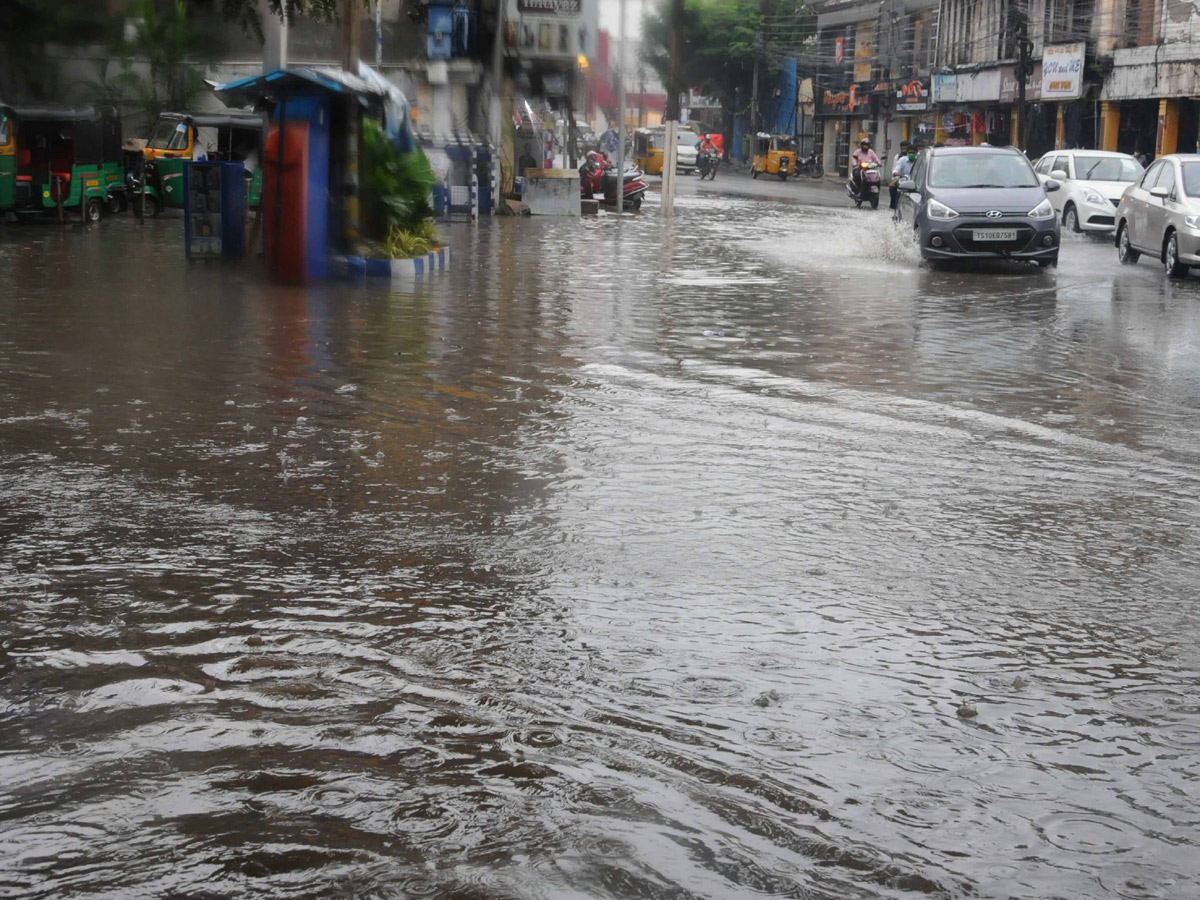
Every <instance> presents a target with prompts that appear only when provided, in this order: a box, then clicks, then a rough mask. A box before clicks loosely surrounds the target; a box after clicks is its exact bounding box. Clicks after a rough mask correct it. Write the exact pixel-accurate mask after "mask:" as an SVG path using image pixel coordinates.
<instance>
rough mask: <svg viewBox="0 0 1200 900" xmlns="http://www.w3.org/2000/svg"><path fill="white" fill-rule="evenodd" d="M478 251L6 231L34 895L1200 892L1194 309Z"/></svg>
mask: <svg viewBox="0 0 1200 900" xmlns="http://www.w3.org/2000/svg"><path fill="white" fill-rule="evenodd" d="M449 233H450V235H451V237H452V240H453V244H454V248H455V253H456V256H455V264H454V269H453V270H452V271H451V272H450V273H447V274H446V275H444V276H442V277H439V278H438V279H437V280H435V281H432V282H430V283H428V284H424V285H422V286H420V287H417V288H415V289H409V290H395V291H389V290H388V289H387V288H386V287H380V286H378V285H373V286H362V285H345V284H330V285H323V286H318V287H312V288H309V289H307V290H303V289H294V288H280V287H271V286H268V285H266V284H264V283H263V281H262V279H261V278H260V277H259V275H258V273H257V271H256V270H255V269H254V268H253V267H244V268H233V269H229V268H225V267H221V266H205V265H188V264H186V263H185V262H184V261H183V260H182V259H181V255H182V254H181V246H180V245H181V227H180V222H179V221H177V220H164V221H158V222H153V223H149V224H148V225H147V226H146V227H145V229H144V231H143V230H140V229H139V228H138V226H137V225H136V223H133V222H130V221H125V220H108V221H106V222H104V223H103V224H102V225H101V226H100V227H98V228H92V229H90V230H87V231H84V230H82V229H80V228H78V227H75V228H68V229H62V228H60V227H58V226H55V225H47V226H46V227H41V226H38V227H33V228H17V227H16V226H13V225H7V226H4V227H3V228H2V229H0V676H2V683H0V684H2V689H0V851H2V852H0V893H3V894H4V895H5V896H14V897H22V898H83V897H87V898H100V897H105V898H108V897H111V898H143V897H144V898H163V897H239V898H240V897H250V896H253V897H271V898H309V897H312V898H317V897H321V898H324V897H356V898H357V897H362V898H385V897H423V896H428V897H442V898H585V897H586V898H602V897H610V898H631V897H644V898H664V900H665V898H670V900H682V898H690V897H697V898H701V897H702V898H749V897H762V896H780V897H792V898H829V900H843V898H884V897H886V898H902V897H989V898H991V897H995V898H1010V897H1011V898H1071V900H1081V898H1104V900H1113V898H1129V900H1142V898H1186V897H1194V896H1195V893H1194V892H1195V890H1196V887H1195V886H1196V884H1197V883H1200V863H1198V862H1197V860H1200V855H1198V854H1197V847H1196V840H1197V834H1200V829H1198V825H1200V806H1198V798H1197V784H1198V783H1200V688H1198V685H1197V678H1196V676H1197V669H1198V653H1197V650H1196V647H1197V637H1198V634H1200V625H1198V622H1197V611H1196V600H1197V585H1198V583H1200V582H1198V579H1197V559H1200V553H1198V552H1197V550H1198V548H1197V539H1196V534H1197V527H1198V526H1200V515H1198V507H1197V502H1196V498H1197V489H1198V487H1200V466H1198V462H1200V452H1198V450H1197V447H1198V445H1197V441H1196V435H1197V426H1198V425H1200V279H1193V280H1192V281H1188V282H1182V283H1179V284H1170V285H1168V284H1164V283H1163V281H1162V279H1161V278H1160V276H1159V273H1158V271H1157V270H1156V269H1154V268H1152V267H1151V266H1150V265H1149V264H1147V265H1142V266H1138V267H1134V268H1132V269H1129V268H1121V267H1119V266H1118V265H1117V264H1116V261H1115V259H1114V258H1113V256H1114V255H1113V252H1112V250H1111V247H1108V246H1107V245H1104V244H1100V243H1096V242H1087V241H1071V242H1068V244H1067V246H1066V247H1065V248H1064V252H1063V264H1062V267H1061V268H1060V269H1059V270H1058V271H1057V272H1051V273H1030V272H1027V271H1024V270H1019V269H1007V268H1003V267H1001V268H998V269H997V268H993V269H989V270H986V271H983V272H979V271H973V270H972V271H952V272H941V273H939V272H929V271H927V270H925V269H923V268H921V267H920V266H919V265H918V264H917V262H916V260H915V259H914V257H913V254H912V251H911V248H910V247H909V246H908V245H907V244H906V243H905V241H904V240H903V239H902V238H899V237H897V236H895V235H893V234H891V233H890V229H889V228H888V226H887V225H886V223H885V222H884V220H883V217H882V216H876V217H871V216H869V215H867V214H855V213H852V212H848V211H841V210H815V209H807V208H802V207H798V206H794V205H793V206H789V205H784V204H777V203H768V202H763V201H755V200H750V199H745V198H737V197H720V196H708V197H685V198H682V199H681V201H680V216H679V218H678V219H677V220H676V223H675V225H674V227H673V228H669V227H665V226H663V224H662V223H661V222H660V221H658V220H657V219H655V218H653V217H651V216H649V215H646V216H643V217H641V218H640V219H630V220H627V221H624V222H617V221H615V220H614V219H612V218H611V217H602V218H600V219H598V220H594V221H584V222H582V223H571V224H564V223H561V222H559V223H555V222H537V221H512V220H506V221H499V222H496V223H492V224H489V225H485V226H484V227H482V228H480V229H479V230H478V231H474V230H472V229H471V228H469V227H466V226H453V227H452V228H450V229H449ZM972 713H974V715H972Z"/></svg>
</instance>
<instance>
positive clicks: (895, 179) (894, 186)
mask: <svg viewBox="0 0 1200 900" xmlns="http://www.w3.org/2000/svg"><path fill="white" fill-rule="evenodd" d="M916 161H917V148H916V147H914V146H913V145H912V144H910V143H909V142H908V141H901V142H900V155H899V156H897V157H896V163H895V165H893V166H892V183H891V184H890V185H888V194H889V195H890V197H891V204H890V206H891V208H892V209H896V208H898V207H899V206H900V187H899V185H900V182H901V181H903V180H904V179H905V178H907V177H908V176H909V175H911V174H912V170H913V163H915V162H916Z"/></svg>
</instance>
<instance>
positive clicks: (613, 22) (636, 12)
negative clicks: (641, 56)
mask: <svg viewBox="0 0 1200 900" xmlns="http://www.w3.org/2000/svg"><path fill="white" fill-rule="evenodd" d="M648 4H649V0H625V35H626V36H627V37H631V38H636V37H638V36H640V35H641V33H642V11H643V10H644V9H648V8H649V5H648ZM600 27H601V28H603V29H604V30H605V31H607V32H608V33H609V34H611V35H612V36H613V37H614V38H615V37H617V35H618V33H619V31H620V27H621V0H600Z"/></svg>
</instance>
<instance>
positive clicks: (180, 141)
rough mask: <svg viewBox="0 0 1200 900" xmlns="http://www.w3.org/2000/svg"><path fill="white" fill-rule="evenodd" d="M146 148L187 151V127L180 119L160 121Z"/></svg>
mask: <svg viewBox="0 0 1200 900" xmlns="http://www.w3.org/2000/svg"><path fill="white" fill-rule="evenodd" d="M181 128H182V129H183V130H182V131H180V130H179V129H181ZM146 146H147V147H149V148H150V149H151V150H185V149H187V125H185V124H184V123H183V122H180V121H179V120H178V119H159V120H158V124H157V125H155V126H154V133H153V134H151V135H150V140H149V142H148V143H147V144H146Z"/></svg>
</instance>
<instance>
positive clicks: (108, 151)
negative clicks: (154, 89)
mask: <svg viewBox="0 0 1200 900" xmlns="http://www.w3.org/2000/svg"><path fill="white" fill-rule="evenodd" d="M124 192H125V181H124V178H123V173H122V168H121V119H120V117H119V116H118V115H117V111H116V110H115V109H113V108H111V107H104V106H67V105H62V104H32V103H31V104H3V103H0V215H2V214H4V213H6V212H12V213H14V214H15V215H16V216H17V218H18V220H20V221H26V220H28V219H32V218H35V217H37V216H39V215H41V214H43V213H45V212H48V211H49V210H53V209H56V208H59V207H61V208H62V209H64V210H79V211H80V213H81V214H82V215H83V217H84V218H85V219H87V220H88V221H90V222H96V221H99V219H100V217H101V216H102V215H103V214H104V213H105V211H108V212H117V211H119V210H120V209H121V207H122V205H123V204H124V200H125V195H124Z"/></svg>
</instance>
